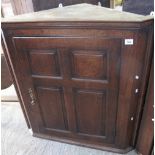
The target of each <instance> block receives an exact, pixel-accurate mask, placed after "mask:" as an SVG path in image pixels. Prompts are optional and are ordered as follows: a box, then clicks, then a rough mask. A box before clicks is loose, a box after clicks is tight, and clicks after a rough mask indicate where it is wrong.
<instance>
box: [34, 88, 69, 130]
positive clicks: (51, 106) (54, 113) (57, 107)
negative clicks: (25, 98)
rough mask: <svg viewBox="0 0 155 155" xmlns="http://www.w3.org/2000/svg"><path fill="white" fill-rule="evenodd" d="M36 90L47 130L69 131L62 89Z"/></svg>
mask: <svg viewBox="0 0 155 155" xmlns="http://www.w3.org/2000/svg"><path fill="white" fill-rule="evenodd" d="M36 89H37V95H38V101H39V106H40V110H41V115H42V119H43V122H44V126H45V128H49V129H61V130H65V129H67V121H66V110H65V107H64V97H63V91H62V89H61V88H44V87H37V88H36Z"/></svg>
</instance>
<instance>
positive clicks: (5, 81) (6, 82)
mask: <svg viewBox="0 0 155 155" xmlns="http://www.w3.org/2000/svg"><path fill="white" fill-rule="evenodd" d="M12 83H13V82H12V78H11V75H10V72H9V69H8V65H7V63H6V59H5V56H4V54H1V89H6V88H8V87H9V86H11V85H12Z"/></svg>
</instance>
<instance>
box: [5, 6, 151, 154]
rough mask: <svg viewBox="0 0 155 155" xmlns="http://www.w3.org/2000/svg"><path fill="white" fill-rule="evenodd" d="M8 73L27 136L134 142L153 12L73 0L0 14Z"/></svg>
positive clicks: (97, 143)
mask: <svg viewBox="0 0 155 155" xmlns="http://www.w3.org/2000/svg"><path fill="white" fill-rule="evenodd" d="M2 36H3V44H4V47H5V50H4V51H5V57H6V59H7V62H8V65H9V68H10V72H11V74H12V77H13V80H14V84H15V87H16V91H17V94H18V97H19V100H20V104H21V107H22V110H23V113H24V116H25V119H26V121H27V124H28V127H29V128H31V129H32V132H33V136H36V137H41V138H47V139H52V140H57V141H61V142H67V143H71V144H78V145H82V146H87V147H92V148H97V149H103V150H107V151H113V152H119V153H125V152H128V151H129V150H131V149H132V148H134V146H135V141H136V135H137V129H138V122H139V118H140V116H139V113H140V111H141V106H142V102H143V98H144V94H145V91H146V84H147V80H148V72H149V68H150V59H151V57H152V40H153V18H152V17H151V16H142V15H137V14H132V13H127V12H119V11H115V10H112V9H108V8H103V7H101V6H95V5H91V4H78V5H72V6H67V7H63V8H56V9H51V10H46V11H40V12H35V13H30V14H24V15H19V16H14V17H12V18H6V19H5V18H4V19H2Z"/></svg>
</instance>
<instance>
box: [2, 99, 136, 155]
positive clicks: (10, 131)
mask: <svg viewBox="0 0 155 155" xmlns="http://www.w3.org/2000/svg"><path fill="white" fill-rule="evenodd" d="M1 105H2V106H1V108H2V109H1V111H2V114H1V117H2V119H1V122H2V139H1V141H2V155H119V154H116V153H110V152H105V151H100V150H95V149H90V148H85V147H79V146H75V145H69V144H64V143H59V142H54V141H50V140H44V139H39V138H35V137H32V136H31V134H30V133H29V131H28V129H27V126H26V123H25V120H24V118H23V114H22V111H21V109H20V106H19V103H15V102H14V103H9V102H8V103H6V102H5V103H2V104H1ZM126 155H136V153H135V152H134V151H131V152H129V153H128V154H126Z"/></svg>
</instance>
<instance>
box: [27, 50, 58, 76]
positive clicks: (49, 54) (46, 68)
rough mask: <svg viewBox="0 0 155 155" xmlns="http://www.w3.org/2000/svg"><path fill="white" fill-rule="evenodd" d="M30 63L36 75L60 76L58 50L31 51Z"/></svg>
mask: <svg viewBox="0 0 155 155" xmlns="http://www.w3.org/2000/svg"><path fill="white" fill-rule="evenodd" d="M29 61H30V65H31V71H32V74H34V75H42V76H60V69H59V63H58V54H57V51H56V50H30V51H29Z"/></svg>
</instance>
